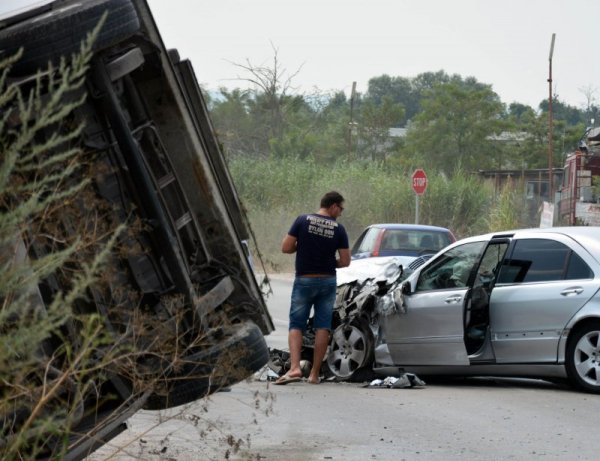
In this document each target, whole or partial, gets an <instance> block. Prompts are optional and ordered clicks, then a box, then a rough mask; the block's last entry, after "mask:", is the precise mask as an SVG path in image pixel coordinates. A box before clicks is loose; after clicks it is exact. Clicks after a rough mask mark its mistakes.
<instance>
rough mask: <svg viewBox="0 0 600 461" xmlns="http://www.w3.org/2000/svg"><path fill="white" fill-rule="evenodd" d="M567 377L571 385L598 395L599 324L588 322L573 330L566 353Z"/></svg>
mask: <svg viewBox="0 0 600 461" xmlns="http://www.w3.org/2000/svg"><path fill="white" fill-rule="evenodd" d="M566 354H567V355H566V359H565V362H566V369H567V375H568V376H569V379H570V381H571V383H572V384H573V385H575V386H576V387H578V388H580V389H583V390H585V391H587V392H593V393H595V394H599V393H600V322H598V321H594V322H589V323H587V324H585V325H583V326H581V327H580V328H577V329H576V330H574V331H573V332H572V334H571V337H570V338H569V342H568V344H567V351H566Z"/></svg>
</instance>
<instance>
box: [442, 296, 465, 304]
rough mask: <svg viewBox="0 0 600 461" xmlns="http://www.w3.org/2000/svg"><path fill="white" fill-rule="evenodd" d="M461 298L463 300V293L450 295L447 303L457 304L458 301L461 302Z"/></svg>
mask: <svg viewBox="0 0 600 461" xmlns="http://www.w3.org/2000/svg"><path fill="white" fill-rule="evenodd" d="M461 300H462V296H461V295H453V296H448V297H447V298H446V304H456V303H458V302H460V301H461Z"/></svg>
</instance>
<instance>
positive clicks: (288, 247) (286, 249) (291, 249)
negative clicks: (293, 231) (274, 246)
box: [281, 234, 298, 254]
mask: <svg viewBox="0 0 600 461" xmlns="http://www.w3.org/2000/svg"><path fill="white" fill-rule="evenodd" d="M297 241H298V239H297V238H296V237H294V236H293V235H290V234H287V235H286V236H285V237H284V238H283V242H281V252H282V253H288V254H292V253H295V252H296V243H297Z"/></svg>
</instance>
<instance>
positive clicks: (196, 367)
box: [144, 322, 269, 410]
mask: <svg viewBox="0 0 600 461" xmlns="http://www.w3.org/2000/svg"><path fill="white" fill-rule="evenodd" d="M182 361H183V362H184V363H185V364H186V365H184V366H183V368H182V370H180V371H178V372H177V373H170V374H168V375H167V376H166V377H165V378H163V379H162V380H161V381H159V383H158V385H159V386H158V387H159V390H158V391H156V392H154V393H153V394H151V395H150V397H149V398H148V400H147V401H146V403H145V404H144V408H145V409H147V410H161V409H164V408H171V407H175V406H178V405H183V404H186V403H190V402H193V401H194V400H197V399H199V398H201V397H204V396H206V395H208V394H211V393H213V392H215V391H217V390H219V389H222V388H224V387H227V386H230V385H232V384H235V383H238V382H240V381H242V380H244V379H245V378H247V377H248V376H250V375H251V374H252V373H254V372H256V371H258V370H260V369H261V368H262V367H263V366H264V365H265V364H266V363H267V362H268V361H269V351H268V348H267V343H266V342H265V338H264V336H263V334H262V332H261V330H260V328H259V327H258V326H257V325H256V324H255V323H253V322H245V323H242V324H236V325H233V326H232V327H229V328H228V329H227V330H226V335H225V336H224V337H223V338H222V340H221V341H220V342H218V343H216V344H215V345H213V346H212V347H209V348H205V349H203V350H202V351H200V352H198V353H196V354H194V355H192V356H189V357H183V358H182Z"/></svg>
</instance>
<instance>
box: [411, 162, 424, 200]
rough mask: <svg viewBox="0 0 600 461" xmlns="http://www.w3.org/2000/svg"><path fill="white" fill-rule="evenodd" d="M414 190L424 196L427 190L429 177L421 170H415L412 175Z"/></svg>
mask: <svg viewBox="0 0 600 461" xmlns="http://www.w3.org/2000/svg"><path fill="white" fill-rule="evenodd" d="M412 188H413V190H414V191H415V194H417V195H423V194H424V193H425V189H427V175H426V174H425V171H423V170H422V169H421V168H419V169H418V170H415V172H414V173H413V175H412Z"/></svg>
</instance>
